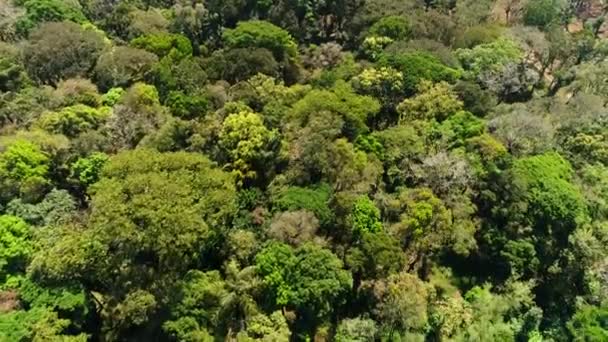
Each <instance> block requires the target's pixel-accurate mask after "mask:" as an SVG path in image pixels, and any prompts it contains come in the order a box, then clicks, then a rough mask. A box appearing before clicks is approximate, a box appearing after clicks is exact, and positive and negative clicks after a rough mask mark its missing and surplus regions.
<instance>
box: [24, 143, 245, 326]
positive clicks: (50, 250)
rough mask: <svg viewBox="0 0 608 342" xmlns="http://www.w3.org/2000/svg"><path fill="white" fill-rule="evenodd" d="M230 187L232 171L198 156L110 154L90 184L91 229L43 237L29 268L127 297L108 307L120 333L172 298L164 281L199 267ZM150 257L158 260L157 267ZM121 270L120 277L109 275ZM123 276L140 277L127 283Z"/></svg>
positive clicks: (229, 206) (223, 215) (227, 207)
mask: <svg viewBox="0 0 608 342" xmlns="http://www.w3.org/2000/svg"><path fill="white" fill-rule="evenodd" d="M232 184H233V180H232V178H231V177H230V176H229V175H228V174H226V173H225V172H223V171H221V170H218V169H217V168H216V167H215V166H214V164H213V163H212V162H210V161H209V160H208V159H207V158H205V157H203V156H201V155H197V154H189V153H185V152H179V153H165V154H163V153H159V152H154V151H151V150H135V151H129V152H124V153H121V154H118V155H116V156H113V157H112V158H111V159H110V160H109V161H108V163H107V164H106V166H105V167H104V169H103V171H102V177H101V179H100V181H99V182H97V183H96V184H95V186H94V187H92V189H91V195H92V200H91V208H92V212H91V215H90V217H89V218H88V219H87V221H86V227H85V228H84V229H82V228H81V229H79V231H78V233H77V234H74V232H75V231H74V229H72V230H65V231H61V232H62V236H63V238H62V240H61V241H62V243H60V244H56V243H53V242H52V241H53V240H52V238H51V240H43V243H44V244H48V245H47V247H46V248H45V249H44V252H42V253H40V254H38V255H37V257H36V258H35V259H34V261H33V263H32V272H33V273H34V274H36V275H37V276H39V277H42V278H45V279H69V280H77V279H83V278H86V279H89V280H90V282H89V283H90V284H100V283H99V282H100V281H102V282H103V284H104V285H103V287H98V286H100V285H97V286H95V285H93V288H91V289H90V290H93V291H96V292H98V293H99V295H100V296H102V298H104V297H105V296H111V295H112V294H113V293H118V294H122V295H121V297H119V298H120V301H118V302H112V303H111V304H109V305H108V306H106V307H105V308H104V312H103V317H104V324H108V325H109V326H112V325H116V326H119V327H120V328H118V330H116V331H115V333H118V332H119V331H120V329H122V328H128V327H130V326H133V325H134V324H135V325H137V324H138V322H139V321H140V320H142V319H144V318H143V317H147V316H148V315H150V314H151V313H152V312H154V311H155V310H156V308H155V306H156V305H157V304H158V303H162V302H163V301H165V300H166V299H167V297H166V296H167V295H168V294H167V292H165V290H168V289H167V288H165V287H164V286H160V285H161V284H163V283H164V282H166V281H169V280H170V279H175V278H176V277H177V278H179V277H180V275H182V274H184V273H185V271H186V270H188V269H189V267H190V266H191V265H193V264H195V263H196V261H197V260H198V255H199V253H200V250H201V248H204V246H205V245H206V244H209V243H210V238H211V237H212V236H214V234H216V233H217V231H218V230H219V229H220V227H222V225H223V224H225V222H226V220H227V217H228V215H229V214H230V213H232V212H233V210H234V201H235V189H234V186H233V185H232ZM48 238H50V237H48ZM48 238H47V239H48ZM100 258H102V259H103V260H105V262H104V263H99V262H98V260H100ZM148 260H155V267H154V268H150V267H149V266H148ZM118 265H122V266H120V267H119V266H118ZM176 265H181V266H178V267H177V266H176ZM118 269H119V270H120V273H119V276H118V277H116V278H114V277H113V278H108V274H109V273H108V272H112V273H113V272H115V271H116V270H118ZM123 277H128V278H131V279H134V280H135V279H137V280H136V281H134V282H129V283H123V282H122V281H121V280H120V279H122V278H123ZM142 291H143V292H142ZM148 293H149V294H148ZM108 298H111V297H108ZM138 303H143V304H145V305H146V306H147V308H146V307H142V308H141V309H140V308H138V307H139V304H138ZM155 303H157V304H155ZM142 310H144V311H142ZM142 315H144V316H142ZM145 321H147V319H145V320H144V321H141V322H140V323H145Z"/></svg>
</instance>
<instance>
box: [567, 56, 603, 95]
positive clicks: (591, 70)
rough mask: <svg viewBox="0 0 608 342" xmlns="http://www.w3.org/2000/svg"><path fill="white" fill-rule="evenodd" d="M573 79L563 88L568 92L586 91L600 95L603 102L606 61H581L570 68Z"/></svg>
mask: <svg viewBox="0 0 608 342" xmlns="http://www.w3.org/2000/svg"><path fill="white" fill-rule="evenodd" d="M572 72H573V73H574V79H573V80H572V83H570V84H569V85H568V86H567V87H565V88H564V90H565V91H566V92H568V93H573V94H576V93H579V92H581V93H586V94H594V95H599V96H602V98H603V99H604V103H605V102H606V100H605V99H606V96H607V95H608V86H607V85H606V83H605V82H603V81H602V80H604V79H605V78H606V75H607V74H608V62H605V61H604V62H598V63H582V64H580V65H578V66H576V67H574V68H573V69H572Z"/></svg>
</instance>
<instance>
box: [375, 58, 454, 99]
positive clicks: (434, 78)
mask: <svg viewBox="0 0 608 342" xmlns="http://www.w3.org/2000/svg"><path fill="white" fill-rule="evenodd" d="M379 64H380V65H381V66H385V67H388V66H390V67H392V68H394V69H397V70H399V71H401V72H402V73H403V76H404V82H403V84H404V90H405V92H406V94H407V95H412V94H413V93H415V92H416V88H417V86H418V84H419V83H420V81H421V80H428V81H431V82H433V83H435V82H440V81H446V82H449V83H453V82H455V81H456V80H457V79H458V78H459V77H460V72H459V71H458V70H457V69H453V68H450V67H448V66H447V65H445V64H443V63H442V62H441V61H440V60H439V59H438V58H437V57H435V56H433V55H431V54H429V53H427V52H421V51H418V52H412V53H404V54H388V53H387V54H383V55H382V56H381V57H380V60H379Z"/></svg>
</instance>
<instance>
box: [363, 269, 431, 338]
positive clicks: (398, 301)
mask: <svg viewBox="0 0 608 342" xmlns="http://www.w3.org/2000/svg"><path fill="white" fill-rule="evenodd" d="M374 290H375V296H376V297H377V299H378V304H377V307H376V315H377V316H378V319H379V321H380V322H381V324H382V325H383V326H384V327H385V329H386V330H387V334H386V335H388V336H387V337H388V338H389V339H390V338H392V337H393V336H394V334H395V332H397V333H399V334H402V333H416V332H422V331H423V329H424V327H425V326H426V324H427V321H428V311H427V310H428V308H427V305H428V304H427V302H428V300H429V295H430V294H429V286H428V285H427V284H425V283H424V282H423V281H422V280H420V279H418V277H416V276H414V275H411V274H409V273H399V274H394V275H391V276H389V277H388V278H387V279H386V280H384V281H380V282H378V283H376V284H375V289H374Z"/></svg>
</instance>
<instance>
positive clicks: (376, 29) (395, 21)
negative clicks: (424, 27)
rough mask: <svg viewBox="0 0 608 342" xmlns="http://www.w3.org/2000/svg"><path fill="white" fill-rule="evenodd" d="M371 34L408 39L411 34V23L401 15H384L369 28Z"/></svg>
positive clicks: (394, 38)
mask: <svg viewBox="0 0 608 342" xmlns="http://www.w3.org/2000/svg"><path fill="white" fill-rule="evenodd" d="M369 34H370V35H373V36H379V37H389V38H391V39H393V40H406V39H407V38H409V37H408V36H409V35H410V23H409V22H408V21H407V19H405V18H404V17H401V16H388V17H384V18H382V19H380V20H378V21H377V22H375V23H374V25H372V27H370V28H369Z"/></svg>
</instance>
